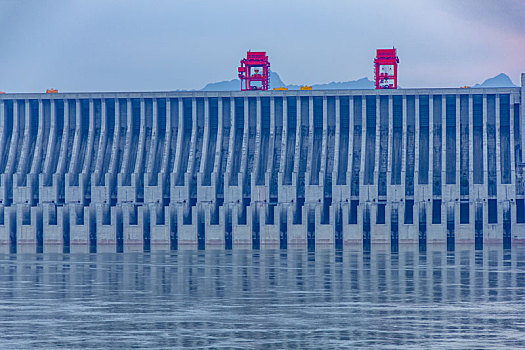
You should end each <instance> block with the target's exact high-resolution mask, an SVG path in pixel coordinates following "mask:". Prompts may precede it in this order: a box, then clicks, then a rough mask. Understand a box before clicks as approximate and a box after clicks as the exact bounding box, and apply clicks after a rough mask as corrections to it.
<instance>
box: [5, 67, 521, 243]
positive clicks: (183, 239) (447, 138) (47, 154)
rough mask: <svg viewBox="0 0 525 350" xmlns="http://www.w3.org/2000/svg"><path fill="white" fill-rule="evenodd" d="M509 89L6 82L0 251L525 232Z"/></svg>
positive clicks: (513, 93)
mask: <svg viewBox="0 0 525 350" xmlns="http://www.w3.org/2000/svg"><path fill="white" fill-rule="evenodd" d="M524 106H525V74H523V75H522V86H521V87H518V88H486V89H485V88H484V89H470V88H467V89H399V90H330V91H315V90H314V91H266V92H263V91H250V92H144V93H74V94H73V93H71V94H69V93H66V94H4V95H0V247H1V250H2V251H19V252H22V251H60V250H66V251H84V252H88V251H92V252H94V251H98V252H103V251H134V250H135V251H136V250H138V251H143V250H148V251H149V250H170V249H224V248H226V249H270V248H293V247H300V248H305V247H321V246H336V247H342V248H343V249H344V248H348V247H352V246H355V247H365V248H367V247H370V246H371V245H378V244H380V245H387V246H390V247H391V248H392V249H394V250H396V249H398V247H399V245H400V244H416V245H419V246H421V247H425V246H426V245H427V244H430V243H439V244H443V245H445V246H447V247H448V249H454V248H455V246H456V245H462V246H463V245H470V246H476V247H478V248H479V247H482V246H483V244H488V243H491V244H493V243H495V244H501V245H502V246H504V247H511V246H512V244H514V243H521V242H525V165H524V162H523V145H524V144H525V107H524Z"/></svg>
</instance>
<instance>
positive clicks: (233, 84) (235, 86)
mask: <svg viewBox="0 0 525 350" xmlns="http://www.w3.org/2000/svg"><path fill="white" fill-rule="evenodd" d="M270 86H271V87H272V88H274V87H280V86H282V87H285V86H286V85H285V84H284V83H283V81H282V80H281V77H279V74H277V73H275V72H270ZM240 88H241V81H240V80H239V79H232V80H225V81H219V82H216V83H210V84H208V85H206V86H205V87H204V88H203V89H202V90H201V91H237V90H240Z"/></svg>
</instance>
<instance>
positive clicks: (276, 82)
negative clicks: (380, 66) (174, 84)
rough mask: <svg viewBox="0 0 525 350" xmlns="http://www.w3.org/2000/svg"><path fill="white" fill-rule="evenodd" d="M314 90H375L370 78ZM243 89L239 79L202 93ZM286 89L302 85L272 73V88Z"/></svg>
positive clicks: (322, 86) (209, 87)
mask: <svg viewBox="0 0 525 350" xmlns="http://www.w3.org/2000/svg"><path fill="white" fill-rule="evenodd" d="M311 86H312V88H313V89H314V90H338V89H373V88H374V87H375V86H374V82H373V81H371V80H368V78H362V79H359V80H353V81H342V82H331V83H326V84H313V85H311ZM240 87H241V81H240V80H239V79H232V80H227V81H219V82H216V83H210V84H208V85H206V86H205V87H204V88H203V89H202V91H236V90H239V89H240ZM278 87H286V88H288V89H290V90H299V88H300V87H301V86H300V85H294V84H291V85H286V84H285V83H284V82H283V81H282V80H281V77H280V76H279V74H277V73H276V72H270V88H272V89H273V88H278Z"/></svg>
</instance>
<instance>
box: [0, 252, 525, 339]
mask: <svg viewBox="0 0 525 350" xmlns="http://www.w3.org/2000/svg"><path fill="white" fill-rule="evenodd" d="M524 299H525V247H513V249H512V251H504V250H503V249H501V247H485V249H484V250H483V251H474V250H473V249H471V247H469V248H467V249H464V250H462V249H457V250H456V251H455V252H447V251H446V248H444V247H441V246H440V247H432V246H429V248H428V250H427V251H426V252H423V253H420V252H419V251H418V249H417V247H416V248H412V247H400V250H399V252H398V253H391V252H390V251H389V250H388V249H381V248H377V249H375V248H374V247H373V248H372V251H371V252H362V251H359V250H355V251H353V250H345V251H343V252H340V251H335V250H318V251H316V252H307V251H303V250H288V251H279V250H276V251H224V250H217V251H180V252H167V253H151V254H146V253H140V254H139V253H125V254H101V253H99V254H85V255H82V254H18V255H1V256H0V348H1V349H52V348H63V349H131V348H147V349H167V348H184V347H188V348H212V349H217V348H223V349H236V348H238V349H246V348H260V349H308V348H321V349H325V348H336V349H338V348H340V349H344V348H359V347H361V348H391V349H399V348H403V349H410V348H412V349H421V348H447V349H449V348H460V349H471V348H494V349H502V348H520V347H522V348H523V347H524V346H525V304H524Z"/></svg>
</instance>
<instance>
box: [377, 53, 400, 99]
mask: <svg viewBox="0 0 525 350" xmlns="http://www.w3.org/2000/svg"><path fill="white" fill-rule="evenodd" d="M398 63H399V58H398V57H397V52H396V49H395V48H392V49H377V55H376V58H375V59H374V66H375V67H374V68H375V79H376V89H397V64H398Z"/></svg>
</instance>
